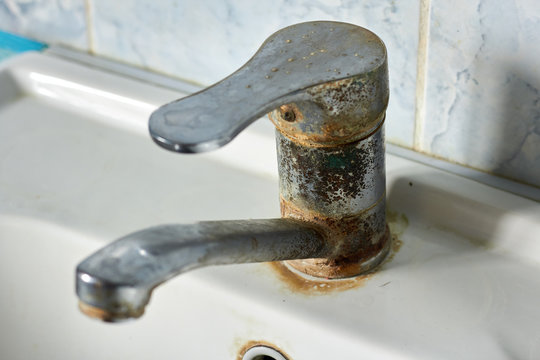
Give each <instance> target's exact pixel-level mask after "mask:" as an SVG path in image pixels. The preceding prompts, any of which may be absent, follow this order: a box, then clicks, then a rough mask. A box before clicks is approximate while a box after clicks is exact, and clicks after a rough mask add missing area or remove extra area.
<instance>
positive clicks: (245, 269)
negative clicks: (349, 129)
mask: <svg viewBox="0 0 540 360" xmlns="http://www.w3.org/2000/svg"><path fill="white" fill-rule="evenodd" d="M183 95H186V94H183V93H181V92H179V91H176V90H171V89H168V88H166V87H163V86H159V85H152V84H148V83H144V82H142V81H140V80H137V79H133V78H130V77H128V76H124V75H118V74H115V73H113V72H110V71H103V70H100V69H97V68H94V67H91V66H88V65H82V64H79V63H77V62H74V61H70V60H66V59H63V58H61V57H58V56H56V55H54V54H52V53H48V52H45V53H27V54H24V55H21V56H18V57H14V58H11V59H9V60H7V61H4V62H2V63H0V185H1V186H0V284H1V286H2V291H0V308H1V309H2V310H1V312H2V323H1V325H0V326H1V333H2V336H1V337H0V358H2V359H53V358H54V359H64V358H65V359H74V358H76V359H109V358H130V359H148V358H150V357H152V358H163V359H237V358H239V357H238V356H239V355H238V354H239V353H240V352H241V351H242V349H245V348H246V346H247V345H248V344H255V343H262V344H269V345H271V346H273V347H275V348H276V349H278V350H279V351H281V352H282V353H283V354H286V355H287V356H288V357H289V358H290V359H334V358H335V359H340V358H355V359H356V358H358V359H360V358H366V359H375V358H379V359H422V358H426V359H433V358H436V359H480V358H482V359H514V358H520V359H521V358H523V359H525V358H528V359H537V358H540V307H539V306H538V298H539V297H540V235H539V234H540V205H539V203H538V202H535V201H533V200H529V199H526V198H524V197H520V196H516V195H512V194H510V193H508V192H504V191H502V190H498V189H495V188H492V187H490V186H487V185H484V184H481V183H479V182H476V181H473V180H471V179H468V178H465V177H462V176H458V175H455V174H452V173H450V172H448V171H445V170H441V169H437V168H434V167H431V166H428V165H425V164H422V163H420V162H417V161H412V160H410V159H407V158H404V157H403V156H398V155H399V153H400V150H399V149H395V148H392V149H393V151H394V152H396V153H398V155H394V154H392V153H389V154H387V189H388V193H387V197H388V204H389V208H390V210H389V221H390V227H391V229H392V232H393V235H394V239H393V241H394V243H393V252H392V254H391V256H390V257H389V258H388V260H387V261H386V262H385V263H384V264H383V266H382V267H381V268H380V269H379V270H378V271H377V272H375V273H373V274H370V275H368V276H364V277H360V278H353V279H346V280H338V281H324V280H319V281H313V280H310V279H305V278H300V277H298V276H297V275H295V274H293V273H290V272H289V271H288V270H287V269H286V268H283V267H281V266H279V265H278V264H249V265H230V266H221V267H213V268H207V269H201V270H197V271H194V272H191V273H187V274H185V275H182V276H179V277H177V278H175V279H173V280H172V281H170V282H168V283H166V284H165V285H163V286H161V287H158V288H157V289H156V291H155V293H154V295H153V296H152V300H151V303H150V305H149V306H148V308H147V312H146V314H145V315H144V316H143V317H142V318H141V319H139V320H137V321H133V322H128V323H123V324H114V325H111V324H105V323H101V322H98V321H95V320H92V319H89V318H87V317H85V316H84V315H82V314H81V313H80V312H79V311H78V309H77V298H76V295H75V292H74V269H75V266H76V264H77V263H78V262H80V261H81V260H82V259H83V258H85V257H86V256H87V255H89V254H90V253H92V252H93V251H95V250H96V249H98V248H99V247H102V246H103V245H105V244H106V243H108V242H110V241H113V240H114V239H116V238H118V237H121V236H123V235H125V234H127V233H130V232H133V231H136V230H139V229H142V228H145V227H148V226H152V225H157V224H163V223H185V222H192V221H196V220H225V219H249V218H272V217H279V202H278V184H277V169H276V167H277V166H276V156H275V145H274V139H273V126H272V125H271V124H270V123H269V122H268V121H258V122H257V123H255V124H254V125H252V126H251V127H250V128H249V129H247V130H246V131H245V132H244V133H242V134H241V135H240V136H239V137H238V138H237V139H235V141H233V142H232V143H231V144H229V145H227V146H226V147H224V148H223V149H220V150H217V151H215V152H211V153H207V154H202V155H178V154H174V153H170V152H167V151H164V150H162V149H160V148H159V147H158V146H156V145H155V144H154V143H153V142H152V140H151V139H150V137H149V136H148V135H147V125H146V124H147V119H148V116H149V114H150V113H151V112H152V111H153V110H154V109H155V108H156V107H157V106H158V105H160V104H163V103H165V102H168V101H170V100H172V99H175V98H177V97H180V96H183ZM388 121H392V120H391V119H389V120H388ZM401 154H402V155H403V154H405V152H402V153H401Z"/></svg>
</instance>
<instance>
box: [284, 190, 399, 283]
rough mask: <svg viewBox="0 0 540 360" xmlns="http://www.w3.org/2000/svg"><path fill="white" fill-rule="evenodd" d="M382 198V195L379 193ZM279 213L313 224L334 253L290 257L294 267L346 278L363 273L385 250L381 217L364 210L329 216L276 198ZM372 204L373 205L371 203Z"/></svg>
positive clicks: (385, 240) (384, 235) (309, 272)
mask: <svg viewBox="0 0 540 360" xmlns="http://www.w3.org/2000/svg"><path fill="white" fill-rule="evenodd" d="M383 198H384V196H383ZM280 205H281V215H282V217H284V218H293V219H299V220H302V221H307V222H309V223H312V224H315V225H317V227H318V228H320V229H321V230H322V232H323V234H324V236H325V238H326V241H327V243H328V246H329V247H330V248H332V249H334V254H333V255H330V256H329V257H328V258H321V259H306V260H292V261H290V262H289V264H290V265H291V266H293V267H294V268H295V269H297V270H300V271H302V272H304V273H307V274H309V275H312V276H317V277H323V278H331V279H336V278H346V277H350V276H354V275H358V274H360V273H363V272H365V271H366V270H369V269H366V265H365V264H366V262H367V261H369V260H371V259H373V258H375V257H376V256H377V255H379V254H380V253H381V251H383V250H385V248H386V247H387V242H388V241H389V235H388V230H386V229H385V224H384V217H382V219H379V218H378V213H377V212H375V213H370V212H369V211H364V212H362V213H361V214H358V215H356V216H349V217H342V218H332V217H327V216H324V215H323V214H321V213H318V212H314V211H306V210H304V209H300V208H298V207H297V206H295V205H294V204H292V203H291V202H289V201H287V200H285V199H283V198H282V197H281V199H280ZM375 205H376V204H375Z"/></svg>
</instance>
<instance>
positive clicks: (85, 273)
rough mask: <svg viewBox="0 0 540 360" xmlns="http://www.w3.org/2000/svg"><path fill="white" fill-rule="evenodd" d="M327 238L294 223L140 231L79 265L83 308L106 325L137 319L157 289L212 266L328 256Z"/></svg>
mask: <svg viewBox="0 0 540 360" xmlns="http://www.w3.org/2000/svg"><path fill="white" fill-rule="evenodd" d="M327 243H328V242H327V241H325V239H324V235H322V233H321V232H320V231H319V230H318V229H317V228H315V227H314V225H311V224H309V223H307V222H304V221H299V220H293V219H266V220H238V221H208V222H198V223H194V224H186V225H161V226H156V227H151V228H148V229H145V230H141V231H138V232H135V233H132V234H130V235H127V236H125V237H123V238H120V239H118V240H116V241H114V242H113V243H111V244H110V245H108V246H106V247H104V248H102V249H100V250H98V251H97V252H96V253H94V254H93V255H91V256H90V257H88V258H87V259H86V260H84V261H83V262H82V263H80V264H79V266H78V267H77V276H76V289H77V295H78V296H79V299H80V303H79V307H80V309H81V310H82V311H83V312H84V313H85V314H87V315H89V316H92V317H97V318H99V319H101V320H103V321H108V322H118V321H122V320H127V319H130V318H138V317H140V316H141V315H142V314H143V313H144V308H145V306H146V305H147V304H148V302H149V300H150V296H151V293H152V290H153V289H154V288H155V287H156V286H158V285H160V284H161V283H163V282H165V281H167V280H169V279H170V278H172V277H174V276H176V275H179V274H181V273H184V272H186V271H189V270H193V269H196V268H199V267H203V266H208V265H223V264H239V263H252V262H265V261H279V260H291V259H304V258H315V257H325V256H327V255H328V254H329V253H330V251H331V249H329V248H328V246H327Z"/></svg>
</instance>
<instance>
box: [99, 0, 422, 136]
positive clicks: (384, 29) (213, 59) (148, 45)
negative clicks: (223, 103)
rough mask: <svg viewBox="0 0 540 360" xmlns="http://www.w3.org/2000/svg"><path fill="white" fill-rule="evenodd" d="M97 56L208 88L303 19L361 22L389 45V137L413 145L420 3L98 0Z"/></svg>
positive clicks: (274, 0)
mask: <svg viewBox="0 0 540 360" xmlns="http://www.w3.org/2000/svg"><path fill="white" fill-rule="evenodd" d="M92 4H93V5H92V13H93V23H94V28H93V32H94V40H95V49H94V50H95V52H96V53H97V54H100V55H105V56H108V57H112V58H114V59H118V60H121V61H124V62H128V63H133V64H136V65H138V66H142V67H145V68H149V69H152V70H155V71H159V72H163V73H166V74H170V75H174V76H178V77H181V78H184V79H189V80H193V81H196V82H199V83H202V84H205V85H209V84H211V83H213V82H216V81H218V80H220V79H222V78H223V77H225V76H227V75H229V74H230V73H232V72H233V71H235V70H236V69H237V68H238V67H240V66H242V65H243V64H244V63H245V62H246V61H247V60H249V58H250V57H251V56H252V55H253V54H254V53H255V51H256V50H257V49H258V47H259V46H260V45H261V43H262V42H263V41H264V40H265V39H266V38H267V37H268V36H269V35H271V34H272V33H273V32H275V31H277V30H279V29H280V28H282V27H285V26H288V25H292V24H294V23H298V22H304V21H312V20H335V21H344V22H350V23H354V24H357V25H360V26H364V27H367V28H368V29H370V30H372V31H374V32H375V33H377V34H378V35H379V36H380V37H381V38H382V39H383V41H385V43H386V45H387V48H388V54H389V66H390V83H391V84H390V85H391V99H390V105H389V109H388V117H387V124H386V134H387V139H388V140H390V141H392V142H395V143H398V144H401V145H404V146H411V145H412V138H413V128H414V96H415V89H414V88H415V78H416V53H417V43H418V14H419V8H418V6H419V4H418V0H414V1H407V2H397V1H379V0H368V1H340V0H332V1H330V0H327V1H316V0H311V1H305V0H289V1H286V0H260V1H247V0H246V1H233V0H225V1H224V0H210V1H200V0H164V1H152V0H125V1H108V0H93V1H92Z"/></svg>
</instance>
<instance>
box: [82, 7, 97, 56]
mask: <svg viewBox="0 0 540 360" xmlns="http://www.w3.org/2000/svg"><path fill="white" fill-rule="evenodd" d="M91 1H92V0H84V10H85V13H86V34H87V40H88V52H89V53H90V54H94V53H95V44H94V14H93V12H92V5H91V4H90V2H91Z"/></svg>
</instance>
